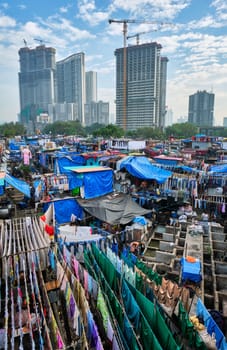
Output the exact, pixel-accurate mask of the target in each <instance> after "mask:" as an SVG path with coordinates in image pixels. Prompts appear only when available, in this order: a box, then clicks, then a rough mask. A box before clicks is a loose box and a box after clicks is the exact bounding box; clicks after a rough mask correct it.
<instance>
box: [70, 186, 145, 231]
mask: <svg viewBox="0 0 227 350" xmlns="http://www.w3.org/2000/svg"><path fill="white" fill-rule="evenodd" d="M77 201H78V203H79V204H80V205H81V207H83V209H84V210H85V211H87V212H88V213H89V214H91V215H92V216H94V217H96V218H98V219H99V220H101V221H104V222H106V223H109V224H111V225H117V224H122V225H126V224H128V223H129V222H130V221H132V220H133V219H134V218H135V217H137V216H142V215H146V214H148V213H150V212H151V211H150V210H147V209H143V208H142V207H140V206H139V205H138V204H137V203H135V202H134V201H133V200H132V199H131V197H130V196H129V195H126V194H123V193H119V194H115V193H112V194H110V195H106V196H102V197H99V198H95V199H89V200H85V199H77Z"/></svg>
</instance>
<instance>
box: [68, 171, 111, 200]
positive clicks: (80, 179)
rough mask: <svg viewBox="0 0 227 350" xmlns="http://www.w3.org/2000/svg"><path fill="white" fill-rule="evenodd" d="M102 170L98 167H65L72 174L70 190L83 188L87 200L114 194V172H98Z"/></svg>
mask: <svg viewBox="0 0 227 350" xmlns="http://www.w3.org/2000/svg"><path fill="white" fill-rule="evenodd" d="M101 168H102V167H97V166H82V167H81V166H80V167H75V166H74V167H65V170H66V171H70V173H71V174H70V175H69V189H74V188H77V187H82V186H83V188H84V198H85V199H90V198H95V197H99V196H103V195H105V194H108V193H111V192H113V170H112V169H110V168H109V169H107V168H106V170H105V169H104V168H103V170H98V171H97V170H96V169H101ZM83 169H84V171H83ZM76 170H78V171H79V172H76Z"/></svg>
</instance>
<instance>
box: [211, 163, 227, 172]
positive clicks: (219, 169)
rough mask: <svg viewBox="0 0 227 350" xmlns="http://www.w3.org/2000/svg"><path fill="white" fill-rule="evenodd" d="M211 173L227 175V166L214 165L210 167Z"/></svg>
mask: <svg viewBox="0 0 227 350" xmlns="http://www.w3.org/2000/svg"><path fill="white" fill-rule="evenodd" d="M209 171H212V172H213V173H227V164H221V165H213V166H211V167H210V170H209Z"/></svg>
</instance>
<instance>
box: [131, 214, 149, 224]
mask: <svg viewBox="0 0 227 350" xmlns="http://www.w3.org/2000/svg"><path fill="white" fill-rule="evenodd" d="M133 222H138V224H141V225H146V224H147V220H146V219H145V217H143V216H137V217H135V219H133Z"/></svg>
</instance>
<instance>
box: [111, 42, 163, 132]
mask: <svg viewBox="0 0 227 350" xmlns="http://www.w3.org/2000/svg"><path fill="white" fill-rule="evenodd" d="M161 48H162V46H161V45H160V44H158V43H156V42H152V43H146V44H142V45H133V46H129V47H127V48H126V50H124V48H119V49H116V50H115V56H116V124H117V125H118V126H120V127H123V128H124V129H126V130H129V129H137V128H141V127H161V126H163V125H162V124H163V123H164V122H163V118H164V113H165V98H166V97H165V96H163V98H162V99H161V94H163V95H166V69H167V62H168V59H167V58H165V59H163V61H162V60H161ZM125 52H126V57H125V56H124V53H125ZM125 74H126V76H125Z"/></svg>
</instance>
